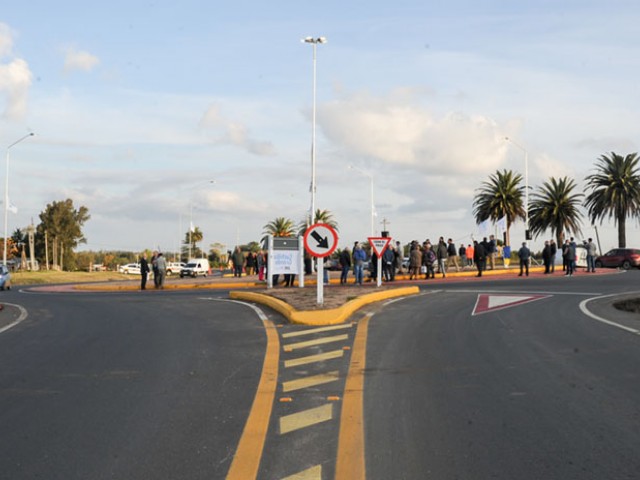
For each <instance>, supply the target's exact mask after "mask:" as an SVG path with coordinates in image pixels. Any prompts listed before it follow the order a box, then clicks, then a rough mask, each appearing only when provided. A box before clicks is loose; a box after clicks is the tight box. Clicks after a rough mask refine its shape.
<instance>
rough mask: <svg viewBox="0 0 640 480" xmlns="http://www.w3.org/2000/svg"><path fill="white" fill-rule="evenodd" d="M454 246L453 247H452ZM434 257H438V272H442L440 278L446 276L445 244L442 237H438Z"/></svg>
mask: <svg viewBox="0 0 640 480" xmlns="http://www.w3.org/2000/svg"><path fill="white" fill-rule="evenodd" d="M454 248H455V247H454ZM436 257H437V259H438V272H440V273H442V278H445V277H446V276H447V265H446V263H447V257H448V255H447V244H446V243H444V238H443V237H440V240H438V247H437V249H436Z"/></svg>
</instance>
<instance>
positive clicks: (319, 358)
mask: <svg viewBox="0 0 640 480" xmlns="http://www.w3.org/2000/svg"><path fill="white" fill-rule="evenodd" d="M343 355H344V350H332V351H330V352H325V353H318V354H316V355H309V356H306V357H299V358H292V359H291V360H285V361H284V368H291V367H298V366H300V365H307V364H309V363H316V362H324V361H325V360H331V359H334V358H342V357H343Z"/></svg>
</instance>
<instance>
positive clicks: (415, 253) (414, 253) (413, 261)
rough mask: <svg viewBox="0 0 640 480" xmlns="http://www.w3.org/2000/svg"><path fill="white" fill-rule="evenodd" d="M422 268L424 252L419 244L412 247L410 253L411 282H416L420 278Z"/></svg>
mask: <svg viewBox="0 0 640 480" xmlns="http://www.w3.org/2000/svg"><path fill="white" fill-rule="evenodd" d="M421 266H422V251H421V250H420V246H419V245H418V243H417V242H416V243H414V244H412V245H411V251H410V252H409V280H415V279H417V278H418V273H419V272H420V267H421Z"/></svg>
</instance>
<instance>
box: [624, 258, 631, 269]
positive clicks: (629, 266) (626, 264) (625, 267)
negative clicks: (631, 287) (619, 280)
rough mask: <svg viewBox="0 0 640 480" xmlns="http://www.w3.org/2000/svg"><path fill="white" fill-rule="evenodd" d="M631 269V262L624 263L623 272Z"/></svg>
mask: <svg viewBox="0 0 640 480" xmlns="http://www.w3.org/2000/svg"><path fill="white" fill-rule="evenodd" d="M630 268H631V263H630V262H629V260H625V261H624V262H622V269H623V270H629V269H630Z"/></svg>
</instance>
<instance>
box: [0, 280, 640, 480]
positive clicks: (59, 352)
mask: <svg viewBox="0 0 640 480" xmlns="http://www.w3.org/2000/svg"><path fill="white" fill-rule="evenodd" d="M422 287H423V293H424V294H423V295H420V296H416V297H411V298H407V299H403V300H400V301H393V302H390V303H388V304H377V305H375V306H371V308H365V309H364V311H362V312H361V313H360V314H359V315H358V318H361V316H362V315H368V316H367V318H368V319H369V320H367V321H364V320H362V321H360V323H354V324H347V325H344V326H337V327H332V329H331V330H322V329H312V328H309V327H304V326H290V325H279V328H277V331H278V333H277V337H278V338H279V345H278V349H279V354H278V355H277V356H276V358H275V362H276V364H277V365H279V371H278V373H277V390H276V392H275V395H274V399H273V410H272V411H271V412H270V413H269V419H268V420H269V421H268V432H267V435H266V438H265V440H264V445H263V448H261V449H260V452H261V459H260V462H259V470H258V474H257V478H260V479H285V478H300V479H331V478H336V477H337V476H338V475H339V473H338V472H340V471H342V470H340V468H339V467H337V466H336V462H338V463H339V460H337V459H336V458H337V457H339V456H340V451H339V450H340V447H339V446H338V443H339V441H338V437H339V435H341V433H342V429H343V427H344V426H345V424H350V423H351V422H352V421H353V418H355V417H353V416H352V415H351V414H352V413H353V412H354V411H353V410H348V409H346V407H345V405H346V404H347V397H348V396H349V394H350V393H353V391H357V390H358V389H359V387H355V388H354V387H353V385H354V384H352V383H349V380H348V379H347V375H348V373H353V363H354V362H355V363H356V364H357V359H358V355H359V354H362V355H364V357H363V358H364V359H366V366H365V368H364V371H363V372H361V373H362V374H363V387H362V388H360V393H361V394H362V398H363V401H362V402H361V407H360V410H361V412H357V411H356V412H355V413H356V414H357V413H360V414H361V416H362V421H363V424H364V428H363V430H364V447H363V452H362V453H363V457H364V458H363V463H364V464H365V465H366V478H367V479H370V480H371V479H385V480H389V479H392V480H400V479H465V480H466V479H470V480H484V479H495V478H499V479H500V478H501V479H514V478H517V479H536V480H537V479H545V480H546V479H559V480H560V479H562V480H565V479H605V478H606V479H610V478H611V479H632V478H633V479H638V478H640V455H638V453H639V447H638V445H640V382H639V381H638V380H639V372H640V368H639V367H638V365H640V335H639V334H638V333H640V332H639V331H640V317H638V316H636V315H632V314H625V313H619V312H617V311H615V310H613V309H612V308H611V302H612V301H613V297H609V296H607V295H611V294H616V295H619V294H624V293H628V294H630V295H632V296H634V295H633V294H631V292H634V291H635V292H638V296H640V271H633V272H627V273H622V274H613V275H585V274H582V275H577V276H575V277H573V278H564V277H561V276H560V275H556V276H554V277H553V278H549V277H548V276H542V275H538V276H531V277H529V278H522V279H520V278H517V277H513V276H512V277H509V278H508V279H505V278H502V279H500V278H485V279H482V280H481V281H477V280H476V279H474V278H465V279H459V280H454V279H447V280H446V281H444V282H433V283H428V282H427V283H426V284H422ZM335 288H339V287H335ZM226 293H227V292H224V291H217V292H216V291H195V292H190V291H163V292H155V291H151V292H146V293H142V292H121V293H104V292H103V293H95V294H94V293H52V294H46V293H42V292H40V293H25V292H20V291H17V290H12V291H10V292H2V295H1V296H0V300H1V301H2V302H4V303H3V305H5V309H4V310H2V311H0V330H1V329H2V328H3V325H2V321H4V322H5V323H6V322H7V321H13V320H15V319H16V318H19V317H20V311H19V310H18V309H16V308H15V307H12V306H11V305H12V304H14V305H21V306H22V307H23V308H24V309H25V310H26V312H28V316H27V317H26V319H24V320H23V321H22V322H21V323H19V324H18V325H16V326H14V327H12V328H10V329H8V330H6V331H2V332H0V432H1V434H0V479H11V480H22V479H67V480H68V479H99V480H102V479H136V480H137V479H152V478H153V479H159V478H161V479H201V478H202V479H204V478H207V479H224V478H226V476H227V474H228V472H229V469H230V467H231V463H232V459H233V456H234V454H235V453H236V448H237V447H238V445H239V442H240V441H241V440H240V439H241V437H243V435H242V433H243V428H244V427H245V422H247V418H248V417H249V416H250V415H249V414H250V411H252V410H251V408H252V403H253V401H254V396H255V393H256V389H257V386H258V384H259V382H261V373H262V367H263V362H264V363H265V364H266V360H265V358H266V357H265V352H266V351H267V350H268V347H267V338H266V335H265V328H264V326H263V323H262V321H261V319H260V318H259V316H258V315H257V314H256V312H255V311H254V310H252V309H251V308H249V307H247V306H245V305H241V304H238V303H233V302H228V301H223V298H224V297H226ZM509 302H514V303H512V304H510V303H509ZM492 307H496V308H492ZM265 311H266V309H265ZM585 312H588V313H589V315H587V314H586V313H585ZM266 313H267V314H268V316H269V318H271V319H272V320H273V321H274V322H276V323H278V321H279V320H278V316H277V315H275V314H274V313H272V312H271V313H270V312H268V311H266ZM7 318H8V319H9V320H7ZM607 322H608V323H607ZM364 325H368V337H366V339H367V340H366V342H365V344H364V345H365V347H362V346H359V344H358V341H357V340H356V341H354V339H356V336H357V335H356V330H357V331H358V332H360V331H361V329H362V328H364V327H363V326H364ZM358 335H359V334H358ZM363 363H364V362H363ZM356 373H357V372H356ZM349 377H351V375H349ZM356 405H357V402H356ZM345 411H346V412H347V413H348V414H347V415H346V416H345V415H344V412H345ZM356 417H357V415H356ZM261 445H262V444H261ZM260 452H259V453H258V454H257V455H260ZM347 456H348V457H350V458H348V460H351V459H353V458H352V457H357V454H351V452H349V454H348V455H347ZM356 463H357V462H356ZM295 475H299V476H297V477H294V476H295ZM343 478H347V477H344V476H343ZM355 478H356V477H350V478H349V479H348V480H355ZM362 478H365V477H364V476H363V477H362Z"/></svg>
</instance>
